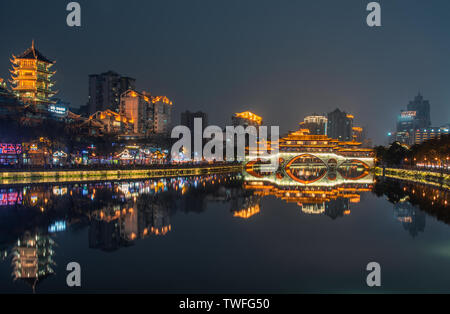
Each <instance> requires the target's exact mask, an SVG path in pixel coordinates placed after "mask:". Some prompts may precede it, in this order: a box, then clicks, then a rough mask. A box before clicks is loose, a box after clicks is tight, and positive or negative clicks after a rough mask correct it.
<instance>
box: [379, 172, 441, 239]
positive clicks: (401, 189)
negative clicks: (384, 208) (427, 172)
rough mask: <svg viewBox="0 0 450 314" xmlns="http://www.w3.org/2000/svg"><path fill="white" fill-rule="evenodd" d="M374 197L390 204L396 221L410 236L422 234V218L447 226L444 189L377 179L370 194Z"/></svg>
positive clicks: (423, 223) (423, 222) (423, 224)
mask: <svg viewBox="0 0 450 314" xmlns="http://www.w3.org/2000/svg"><path fill="white" fill-rule="evenodd" d="M373 192H374V193H375V194H376V195H377V196H378V197H384V196H386V198H387V200H388V201H389V202H391V203H393V204H394V210H395V211H396V217H397V218H398V220H400V221H401V222H402V223H403V224H404V226H405V228H407V227H408V228H412V229H416V230H410V232H411V234H415V235H417V234H418V233H419V232H424V229H425V228H424V227H425V214H429V215H432V216H434V217H436V218H437V219H438V220H440V221H443V222H444V223H446V224H448V225H450V217H449V214H448V213H449V205H448V202H449V200H450V190H449V189H446V188H445V187H439V186H434V185H427V184H420V183H416V182H409V181H398V180H395V179H389V178H387V179H386V178H382V177H380V178H379V179H378V181H377V183H376V185H375V188H374V191H373Z"/></svg>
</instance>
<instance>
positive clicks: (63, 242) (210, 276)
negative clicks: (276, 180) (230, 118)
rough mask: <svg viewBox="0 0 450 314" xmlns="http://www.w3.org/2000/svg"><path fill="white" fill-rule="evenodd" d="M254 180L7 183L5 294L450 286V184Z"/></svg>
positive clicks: (1, 244)
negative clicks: (370, 281)
mask: <svg viewBox="0 0 450 314" xmlns="http://www.w3.org/2000/svg"><path fill="white" fill-rule="evenodd" d="M244 179H245V178H243V177H242V176H241V175H239V174H235V175H229V176H209V177H195V178H176V179H161V180H148V181H138V182H101V183H89V184H76V183H73V184H65V185H57V184H54V185H33V186H8V187H1V188H0V252H1V253H0V254H1V257H0V292H2V293H5V292H20V293H22V292H25V293H31V292H32V291H33V290H35V291H36V292H37V293H51V292H57V293H58V292H64V293H66V292H69V293H70V292H164V293H191V292H198V293H234V292H240V293H300V292H322V293H327V292H374V291H375V292H377V291H379V292H450V226H449V223H450V209H449V207H448V205H447V204H448V200H449V191H446V190H440V189H439V188H438V187H428V186H419V185H412V184H407V183H401V182H395V181H384V180H381V179H373V180H372V182H370V181H364V182H363V183H355V184H348V183H342V184H335V183H333V182H332V181H330V182H326V184H321V185H319V186H315V187H308V186H304V185H303V186H289V187H284V188H280V187H278V186H276V185H275V184H268V185H267V184H264V186H262V185H261V184H260V183H254V184H253V185H252V184H251V183H249V182H244ZM322 183H323V182H322ZM446 202H447V203H446ZM70 262H78V263H79V264H80V265H81V267H82V288H79V289H72V288H68V287H67V286H66V276H67V274H68V272H67V271H66V269H65V268H66V265H67V264H68V263H70ZM369 262H378V263H380V264H381V266H382V284H383V287H382V288H380V289H376V290H373V289H369V288H367V286H366V276H367V272H366V271H365V268H366V265H367V264H368V263H369Z"/></svg>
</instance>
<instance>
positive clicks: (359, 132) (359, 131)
mask: <svg viewBox="0 0 450 314" xmlns="http://www.w3.org/2000/svg"><path fill="white" fill-rule="evenodd" d="M365 131H366V130H365V129H364V128H362V127H358V126H354V127H353V140H354V141H355V142H358V143H364V141H365V140H366V132H365Z"/></svg>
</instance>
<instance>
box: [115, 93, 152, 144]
mask: <svg viewBox="0 0 450 314" xmlns="http://www.w3.org/2000/svg"><path fill="white" fill-rule="evenodd" d="M120 113H121V114H123V115H124V116H125V117H126V118H127V119H128V120H129V121H130V122H131V123H132V124H133V127H134V134H136V135H147V134H149V133H152V132H154V105H153V103H152V100H151V96H150V95H148V96H147V95H145V94H143V93H138V92H135V91H133V90H128V91H126V92H124V93H122V95H121V97H120Z"/></svg>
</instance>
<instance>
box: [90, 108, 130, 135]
mask: <svg viewBox="0 0 450 314" xmlns="http://www.w3.org/2000/svg"><path fill="white" fill-rule="evenodd" d="M89 119H90V120H95V121H96V122H98V123H99V124H100V125H101V126H100V129H99V131H100V132H101V133H102V134H125V133H129V132H130V133H131V132H133V128H134V125H133V121H132V120H128V118H127V117H126V116H124V115H121V114H118V113H116V112H114V111H112V110H106V111H102V112H97V113H96V114H93V115H92V116H90V117H89Z"/></svg>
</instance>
